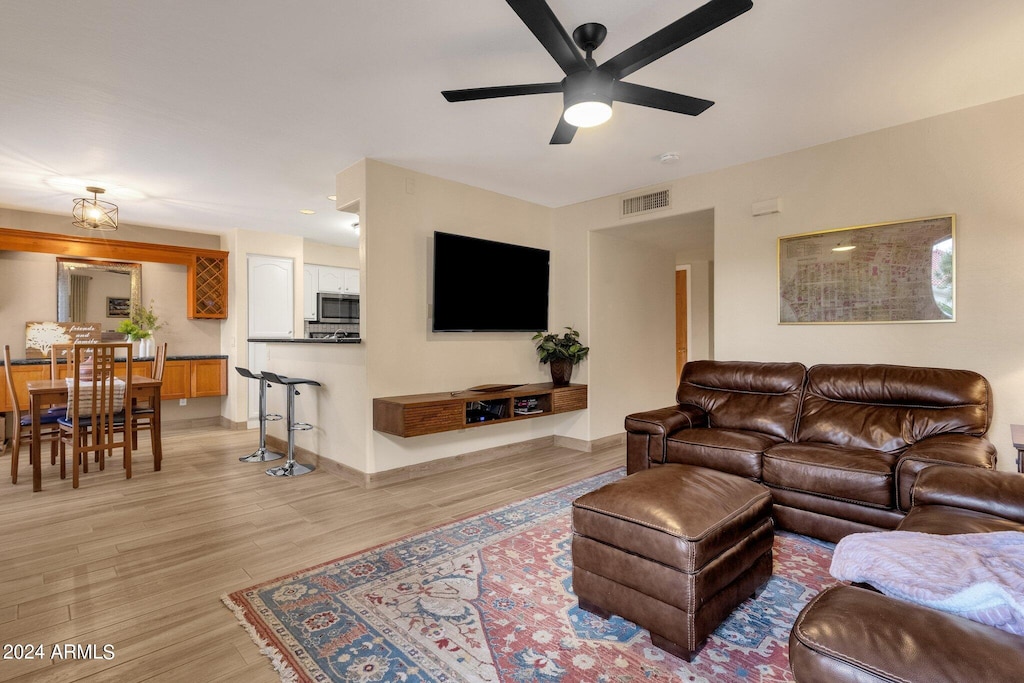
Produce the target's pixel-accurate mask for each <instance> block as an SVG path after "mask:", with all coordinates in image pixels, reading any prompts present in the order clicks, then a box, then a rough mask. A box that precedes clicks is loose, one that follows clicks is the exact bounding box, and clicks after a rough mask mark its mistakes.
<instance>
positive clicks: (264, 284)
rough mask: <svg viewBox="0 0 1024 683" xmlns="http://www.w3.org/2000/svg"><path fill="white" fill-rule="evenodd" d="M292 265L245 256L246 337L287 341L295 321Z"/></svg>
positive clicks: (283, 260)
mask: <svg viewBox="0 0 1024 683" xmlns="http://www.w3.org/2000/svg"><path fill="white" fill-rule="evenodd" d="M292 269H293V262H292V259H290V258H281V257H278V256H256V255H254V254H250V255H249V336H250V337H259V338H273V339H291V338H292V331H293V329H294V325H293V323H294V320H295V294H294V291H295V286H294V279H293V276H292V272H293V270H292Z"/></svg>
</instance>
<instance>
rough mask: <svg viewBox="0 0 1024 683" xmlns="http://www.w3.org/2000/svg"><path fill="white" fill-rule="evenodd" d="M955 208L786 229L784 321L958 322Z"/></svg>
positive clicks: (782, 244) (781, 246)
mask: <svg viewBox="0 0 1024 683" xmlns="http://www.w3.org/2000/svg"><path fill="white" fill-rule="evenodd" d="M955 227H956V216H955V215H952V214H951V215H948V216H932V217H930V218H915V219H911V220H903V221H893V222H889V223H876V224H874V225H860V226H856V227H851V228H838V229H833V230H822V231H819V232H809V233H802V234H799V235H789V236H785V237H780V238H779V241H778V259H779V263H778V267H779V324H782V325H787V324H788V325H792V324H829V323H832V324H837V323H838V324H842V323H898V322H955V320H956V297H955V292H956V278H955V272H956V271H955V263H956V258H955V241H954V237H955Z"/></svg>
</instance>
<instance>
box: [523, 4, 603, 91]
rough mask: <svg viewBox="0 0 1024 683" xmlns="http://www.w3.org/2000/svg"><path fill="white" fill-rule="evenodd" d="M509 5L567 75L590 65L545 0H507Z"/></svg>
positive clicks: (583, 69)
mask: <svg viewBox="0 0 1024 683" xmlns="http://www.w3.org/2000/svg"><path fill="white" fill-rule="evenodd" d="M507 2H508V4H509V7H511V8H512V9H513V10H515V12H516V14H518V15H519V18H520V19H522V21H523V23H524V24H526V28H528V29H530V31H532V32H533V35H535V36H537V40H539V41H540V44H541V45H543V46H544V49H545V50H547V51H548V53H549V54H550V55H551V56H552V57H553V58H554V60H555V61H556V62H558V66H559V67H561V69H562V71H564V72H565V74H566V75H568V74H571V73H575V72H577V71H585V70H587V69H589V68H590V67H588V66H587V63H586V62H585V61H583V55H581V54H580V51H579V50H577V49H576V44H575V43H573V42H572V38H570V37H569V34H568V33H566V32H565V29H564V28H562V25H561V24H560V23H558V19H557V18H556V17H555V13H554V12H552V11H551V8H550V7H548V3H546V2H544V0H507Z"/></svg>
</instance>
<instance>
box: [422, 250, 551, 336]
mask: <svg viewBox="0 0 1024 683" xmlns="http://www.w3.org/2000/svg"><path fill="white" fill-rule="evenodd" d="M550 261H551V252H549V251H548V250H546V249H535V248H533V247H523V246H520V245H517V244H506V243H504V242H494V241H492V240H484V239H479V238H476V237H466V236H464V235H453V234H451V233H447V232H435V233H434V316H433V324H432V329H433V331H434V332H539V331H541V330H546V329H547V328H548V275H549V264H550Z"/></svg>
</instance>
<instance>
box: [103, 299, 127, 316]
mask: <svg viewBox="0 0 1024 683" xmlns="http://www.w3.org/2000/svg"><path fill="white" fill-rule="evenodd" d="M131 309H132V306H131V299H128V298H126V297H120V296H108V297H107V317H108V318H128V317H131Z"/></svg>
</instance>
